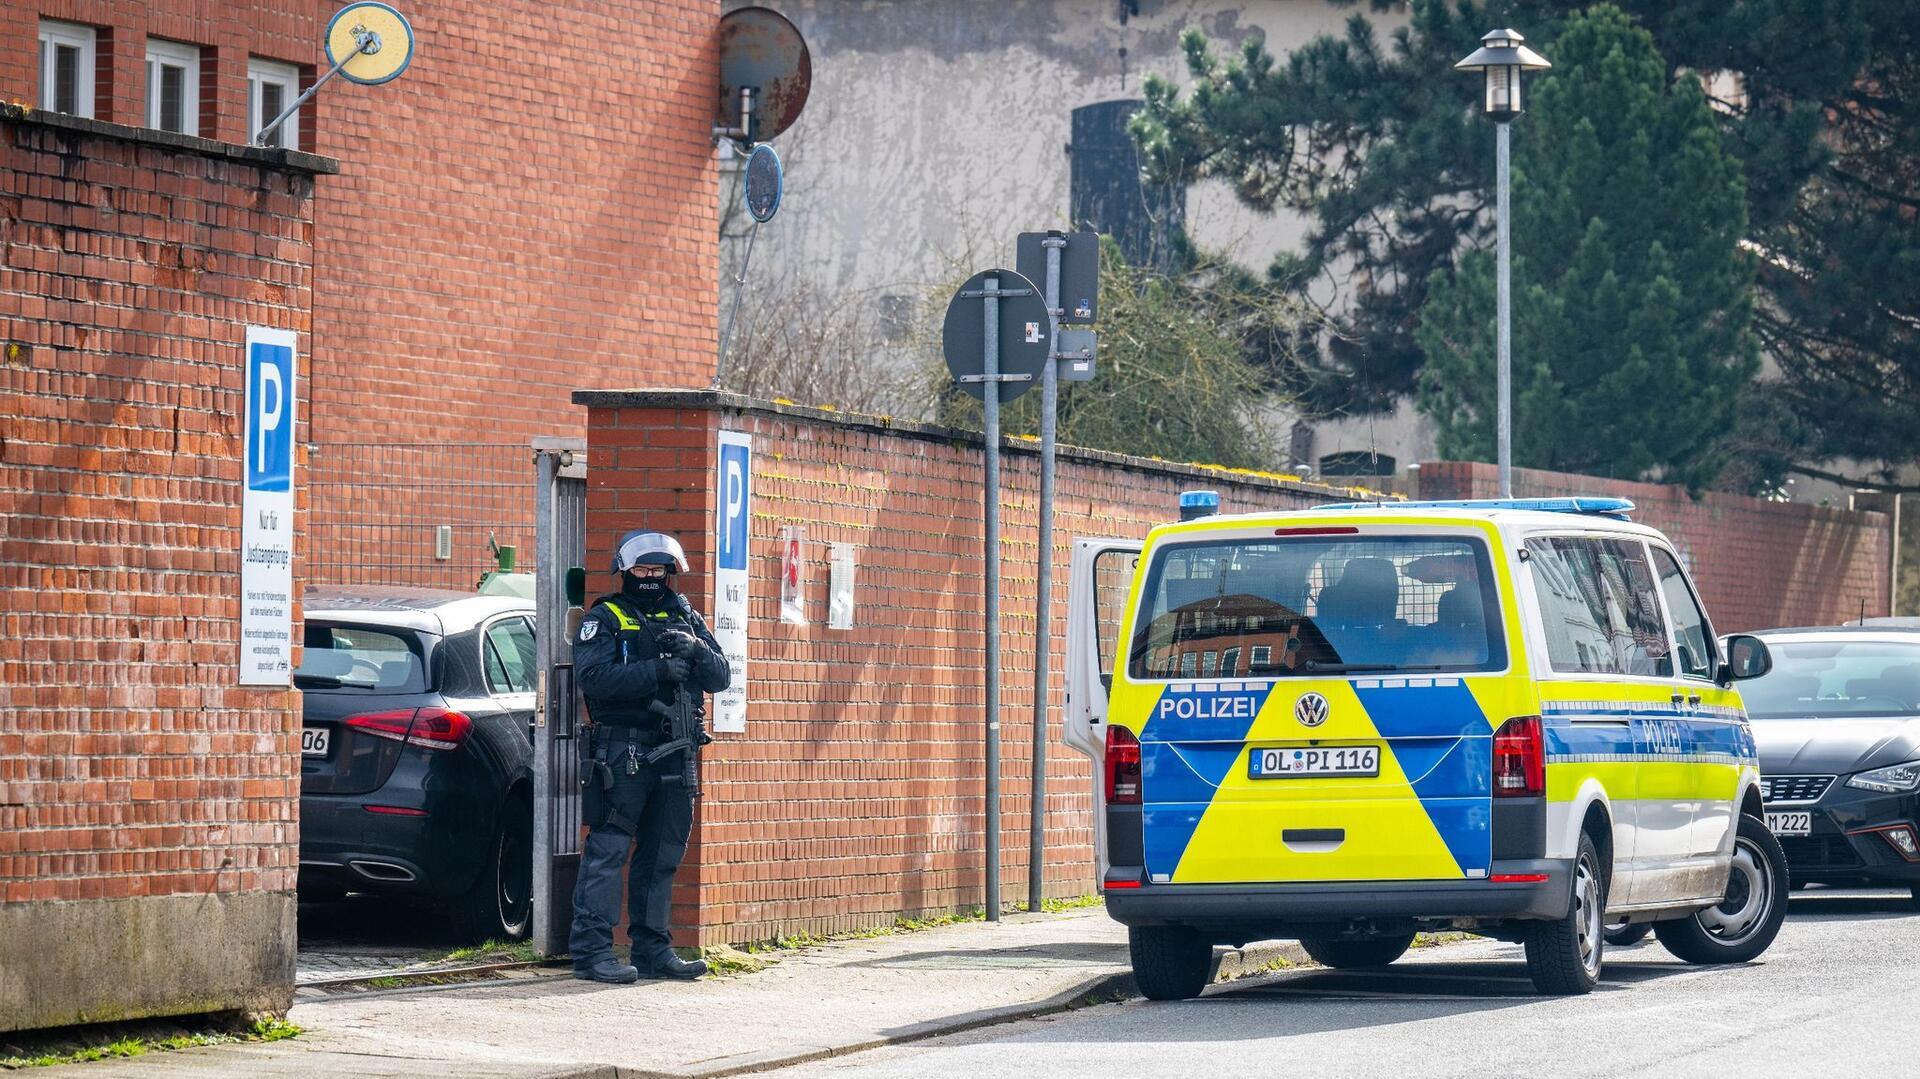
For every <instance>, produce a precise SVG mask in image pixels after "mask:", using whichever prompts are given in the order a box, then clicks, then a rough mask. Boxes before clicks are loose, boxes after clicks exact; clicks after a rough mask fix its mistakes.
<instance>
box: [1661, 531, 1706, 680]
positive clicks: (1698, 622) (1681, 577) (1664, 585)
mask: <svg viewBox="0 0 1920 1079" xmlns="http://www.w3.org/2000/svg"><path fill="white" fill-rule="evenodd" d="M1653 565H1654V568H1655V569H1656V570H1658V571H1659V573H1660V591H1661V593H1662V594H1664V595H1665V596H1666V597H1667V610H1668V612H1670V613H1671V614H1672V615H1673V636H1674V640H1675V641H1677V642H1678V647H1679V650H1680V673H1681V674H1683V675H1686V676H1688V677H1691V678H1707V679H1711V678H1712V677H1713V676H1714V674H1715V673H1716V670H1715V668H1716V667H1718V666H1719V660H1720V657H1719V654H1718V650H1717V649H1716V648H1715V646H1714V643H1713V626H1712V625H1711V624H1710V623H1709V622H1708V621H1707V615H1706V612H1705V611H1702V610H1701V609H1700V601H1699V600H1697V599H1695V598H1694V596H1693V589H1691V588H1689V587H1687V577H1686V574H1684V573H1681V572H1680V563H1678V562H1676V561H1674V559H1673V556H1672V555H1670V554H1668V553H1667V552H1665V551H1663V550H1661V549H1660V548H1658V547H1655V548H1654V549H1653Z"/></svg>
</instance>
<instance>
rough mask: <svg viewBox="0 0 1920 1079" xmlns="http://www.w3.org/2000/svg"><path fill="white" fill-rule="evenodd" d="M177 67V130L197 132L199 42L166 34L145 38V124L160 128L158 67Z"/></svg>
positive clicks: (198, 124) (187, 133) (198, 131)
mask: <svg viewBox="0 0 1920 1079" xmlns="http://www.w3.org/2000/svg"><path fill="white" fill-rule="evenodd" d="M162 67H177V68H180V69H181V82H182V85H181V91H182V100H181V102H180V130H179V131H178V132H177V134H181V135H198V134H200V92H201V87H200V46H198V45H191V44H188V43H187V42H184V41H168V40H167V39H166V38H159V37H150V38H148V39H147V126H148V127H151V128H156V129H160V130H165V129H164V128H161V127H160V69H161V68H162Z"/></svg>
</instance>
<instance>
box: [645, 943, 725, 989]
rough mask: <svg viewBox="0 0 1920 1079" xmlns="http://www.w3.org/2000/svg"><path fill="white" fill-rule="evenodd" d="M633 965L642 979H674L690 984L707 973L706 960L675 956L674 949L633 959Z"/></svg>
mask: <svg viewBox="0 0 1920 1079" xmlns="http://www.w3.org/2000/svg"><path fill="white" fill-rule="evenodd" d="M633 965H634V966H635V967H637V968H639V970H640V976H641V977H642V978H674V979H677V980H679V981H683V982H690V981H692V980H694V979H695V978H698V977H700V976H701V975H702V974H705V973H706V972H707V961H706V960H704V959H695V960H691V961H689V960H685V959H682V958H680V957H679V956H677V955H675V954H673V951H672V949H666V950H663V951H660V952H658V953H656V954H654V955H652V956H648V957H646V958H644V959H643V958H642V957H640V956H637V955H636V956H634V957H633Z"/></svg>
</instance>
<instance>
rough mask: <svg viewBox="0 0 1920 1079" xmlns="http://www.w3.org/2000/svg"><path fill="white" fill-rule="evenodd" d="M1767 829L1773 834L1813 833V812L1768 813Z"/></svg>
mask: <svg viewBox="0 0 1920 1079" xmlns="http://www.w3.org/2000/svg"><path fill="white" fill-rule="evenodd" d="M1767 830H1768V831H1771V832H1772V833H1773V834H1774V835H1811V834H1812V833H1813V814H1811V813H1769V814H1767Z"/></svg>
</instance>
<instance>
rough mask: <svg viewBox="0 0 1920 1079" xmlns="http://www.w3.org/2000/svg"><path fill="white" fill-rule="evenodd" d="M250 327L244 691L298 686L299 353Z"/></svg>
mask: <svg viewBox="0 0 1920 1079" xmlns="http://www.w3.org/2000/svg"><path fill="white" fill-rule="evenodd" d="M295 345H296V340H295V338H294V335H293V333H292V332H291V331H289V330H272V329H268V328H266V327H264V326H249V327H247V352H246V362H245V367H246V377H247V397H246V409H247V411H246V438H245V439H243V440H242V449H243V450H244V451H245V453H246V455H247V459H246V462H245V476H246V489H245V491H244V492H243V493H242V495H241V500H240V684H241V685H243V686H284V685H287V684H288V683H289V682H291V681H292V679H293V432H294V406H295V403H296V402H297V401H298V400H299V394H298V393H297V392H296V388H295V385H294V375H295V364H294V347H295Z"/></svg>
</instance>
